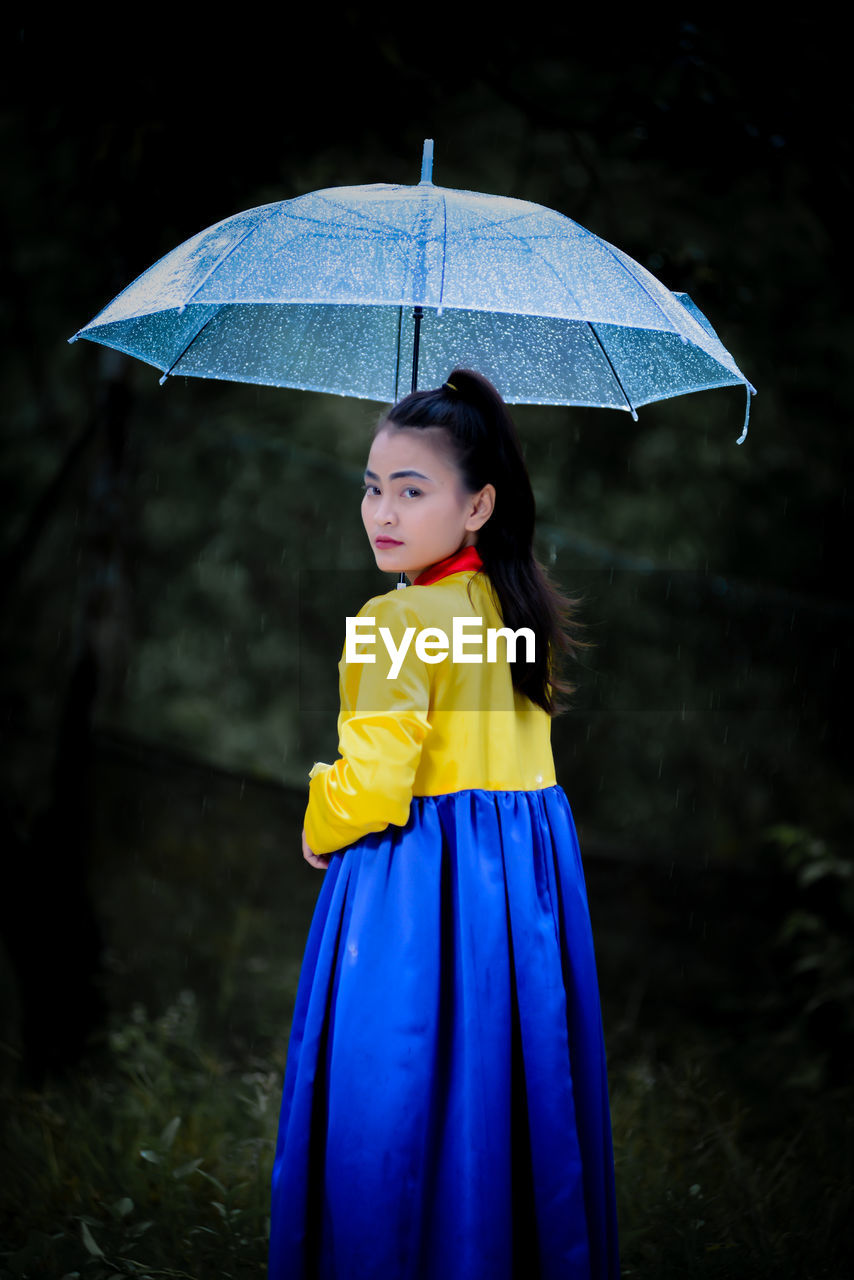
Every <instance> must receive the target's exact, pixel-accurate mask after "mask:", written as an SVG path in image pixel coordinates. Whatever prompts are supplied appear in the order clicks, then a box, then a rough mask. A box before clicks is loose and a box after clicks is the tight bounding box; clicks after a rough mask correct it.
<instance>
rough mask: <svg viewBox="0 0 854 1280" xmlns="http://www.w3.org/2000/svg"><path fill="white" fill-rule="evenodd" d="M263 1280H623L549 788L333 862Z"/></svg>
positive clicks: (426, 805) (439, 808)
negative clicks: (265, 1279) (514, 1279)
mask: <svg viewBox="0 0 854 1280" xmlns="http://www.w3.org/2000/svg"><path fill="white" fill-rule="evenodd" d="M269 1275H270V1277H271V1280H308V1277H311V1278H312V1280H314V1278H315V1277H318V1278H321V1280H511V1277H524V1278H525V1280H533V1278H534V1277H542V1278H543V1280H582V1278H583V1280H606V1278H607V1280H615V1278H616V1277H617V1276H618V1275H619V1258H618V1250H617V1221H616V1209H615V1202H614V1163H613V1154H612V1146H611V1120H610V1111H609V1106H608V1082H607V1073H606V1063H605V1048H604V1041H603V1035H602V1020H601V1013H600V1007H599V991H598V985H597V978H596V964H595V959H594V953H593V939H592V934H591V928H590V916H589V913H588V907H587V894H586V889H585V883H584V873H583V871H582V866H581V857H580V854H579V849H578V840H577V837H576V833H575V826H574V823H573V820H572V814H571V812H570V808H569V804H568V802H567V799H566V796H565V795H564V792H563V790H562V788H561V787H559V786H554V787H549V788H547V789H545V790H540V791H487V790H468V791H459V792H454V793H452V794H449V795H442V796H423V797H416V798H415V799H414V800H413V802H412V807H411V810H410V815H409V821H408V822H407V825H406V826H405V827H387V828H386V830H385V831H382V832H380V833H378V834H376V835H370V836H366V837H364V838H363V839H361V840H358V841H357V842H356V843H354V844H352V845H349V846H348V847H347V848H346V849H345V850H342V852H341V853H340V854H334V855H333V856H332V858H331V860H330V865H329V869H328V870H327V871H326V872H325V876H324V883H323V887H322V889H321V892H320V896H319V898H318V902H317V907H316V910H315V914H314V919H313V921H312V926H311V931H310V933H309V938H308V943H307V946H306V952H305V957H304V960H303V967H302V974H301V977H300V984H299V991H298V994H297V1002H296V1008H295V1011H294V1020H293V1027H292V1030H291V1037H290V1044H289V1048H288V1061H287V1068H286V1072H285V1084H284V1093H283V1098H282V1109H281V1117H280V1121H279V1131H278V1140H277V1144H276V1156H275V1162H274V1166H273V1185H272V1213H271V1225H270V1270H269Z"/></svg>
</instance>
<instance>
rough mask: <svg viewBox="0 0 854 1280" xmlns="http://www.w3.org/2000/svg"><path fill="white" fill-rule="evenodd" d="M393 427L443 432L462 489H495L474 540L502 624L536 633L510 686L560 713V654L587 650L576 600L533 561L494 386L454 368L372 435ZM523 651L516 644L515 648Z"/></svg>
mask: <svg viewBox="0 0 854 1280" xmlns="http://www.w3.org/2000/svg"><path fill="white" fill-rule="evenodd" d="M389 423H391V424H392V425H394V426H396V427H414V428H418V427H444V428H445V430H446V431H447V433H448V437H449V439H450V442H451V446H452V450H453V454H454V457H455V460H456V463H457V466H458V467H459V470H460V474H461V477H462V482H463V485H464V487H465V489H466V491H467V492H468V493H477V492H479V490H480V489H482V488H483V486H484V485H486V484H492V485H494V486H495V507H494V510H493V512H492V515H491V516H490V517H489V519H488V520H487V522H486V524H484V525H482V526H481V528H480V529H479V530H478V535H477V550H478V554H479V555H480V558H481V560H482V561H483V570H482V571H481V572H483V573H485V574H486V575H487V577H488V578H489V581H490V582H491V584H492V587H493V589H494V592H495V595H496V596H497V599H498V605H499V610H500V613H501V618H502V622H503V624H504V626H506V627H509V628H511V629H512V630H514V631H515V630H517V629H518V628H519V627H530V628H531V630H532V631H533V632H534V636H535V638H536V643H535V645H534V654H535V656H534V661H533V662H527V661H525V660H524V659H522V658H517V659H516V661H515V662H513V663H512V669H511V675H512V679H513V685H514V687H515V688H516V689H518V690H519V691H520V692H521V693H524V694H526V695H527V697H529V698H530V699H531V701H532V702H535V703H537V705H538V706H541V707H542V708H543V709H544V710H545V711H547V712H548V713H549V715H551V716H554V715H557V714H559V713H560V711H562V710H564V709H565V708H564V705H563V704H562V702H561V701H560V700H559V699H558V697H557V696H556V695H559V694H569V693H571V692H572V691H573V686H572V685H571V684H569V683H567V682H566V681H565V680H564V679H562V677H561V675H560V671H559V667H560V664H561V660H562V659H563V658H564V657H565V656H570V657H574V656H575V653H576V650H577V649H579V648H584V647H586V642H585V641H583V640H581V639H580V638H579V637H578V635H577V631H578V626H579V624H578V623H577V622H575V621H574V620H571V613H572V611H573V609H574V607H575V606H576V604H577V601H575V600H573V599H570V598H569V597H567V596H565V595H563V594H562V592H561V591H560V590H559V589H558V587H557V586H556V585H555V584H554V583H553V582H551V581H550V580H549V577H548V574H547V573H546V571H545V569H544V568H543V567H542V565H540V564H539V563H538V562H537V561H536V560H535V559H534V552H533V541H534V520H535V516H536V503H535V501H534V494H533V490H532V489H531V481H530V479H529V478H528V471H527V468H526V466H525V460H524V458H523V456H522V449H521V446H520V444H519V438H518V436H517V434H516V428H515V426H514V425H513V420H512V418H511V417H510V414H509V412H508V410H507V406H506V404H505V403H504V401H503V400H502V398H501V396H500V395H499V393H498V391H497V390H496V389H495V387H494V386H493V385H492V383H491V382H490V381H489V380H488V379H487V378H484V377H483V375H482V374H479V373H475V371H474V370H473V369H454V370H453V371H452V372H451V373H450V374H448V379H447V381H446V382H445V383H444V384H443V385H442V386H441V387H437V388H435V389H434V390H430V391H413V392H411V393H410V394H409V395H408V396H404V398H403V399H402V400H399V401H398V402H397V404H395V405H393V406H392V408H391V409H390V410H389V411H388V412H387V413H385V414H384V415H383V417H382V418H381V419H380V421H379V423H378V424H377V431H380V430H381V429H382V428H383V427H384V426H386V425H387V424H389ZM521 648H522V646H520V649H521Z"/></svg>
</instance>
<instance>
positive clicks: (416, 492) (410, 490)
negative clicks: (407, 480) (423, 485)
mask: <svg viewBox="0 0 854 1280" xmlns="http://www.w3.org/2000/svg"><path fill="white" fill-rule="evenodd" d="M403 492H404V493H405V494H406V496H407V497H408V498H418V497H420V496H421V490H420V489H416V488H415V486H414V485H411V484H410V485H407V487H406V488H405V489H404V491H403Z"/></svg>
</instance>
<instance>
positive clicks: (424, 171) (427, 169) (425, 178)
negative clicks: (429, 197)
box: [421, 138, 433, 185]
mask: <svg viewBox="0 0 854 1280" xmlns="http://www.w3.org/2000/svg"><path fill="white" fill-rule="evenodd" d="M421 181H422V182H429V183H430V184H431V185H432V183H433V139H432V138H425V139H424V154H423V156H422V157H421Z"/></svg>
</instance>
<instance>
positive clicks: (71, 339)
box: [68, 333, 77, 342]
mask: <svg viewBox="0 0 854 1280" xmlns="http://www.w3.org/2000/svg"><path fill="white" fill-rule="evenodd" d="M68 341H69V342H76V341H77V334H76V333H73V334H72V335H71V337H70V338H69V339H68Z"/></svg>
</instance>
